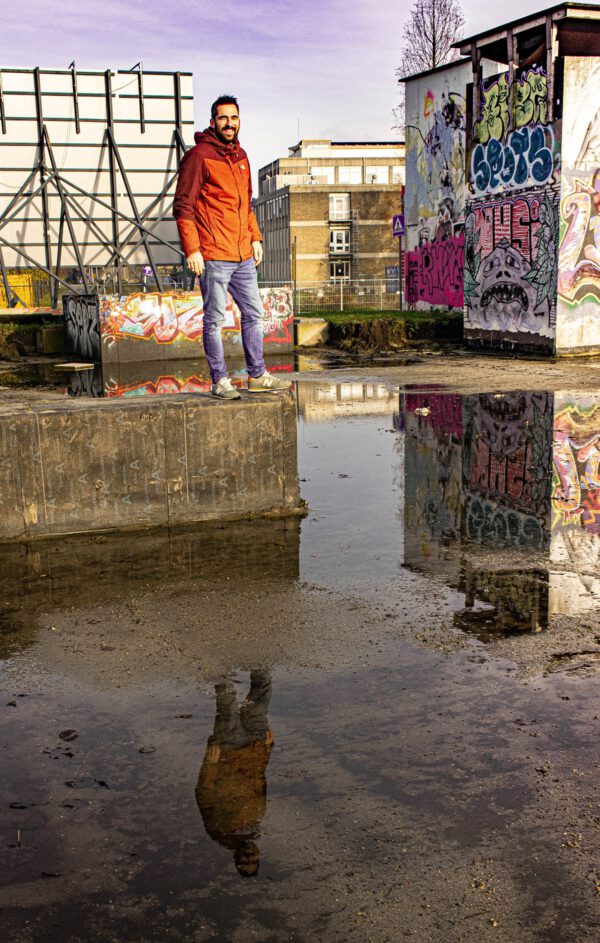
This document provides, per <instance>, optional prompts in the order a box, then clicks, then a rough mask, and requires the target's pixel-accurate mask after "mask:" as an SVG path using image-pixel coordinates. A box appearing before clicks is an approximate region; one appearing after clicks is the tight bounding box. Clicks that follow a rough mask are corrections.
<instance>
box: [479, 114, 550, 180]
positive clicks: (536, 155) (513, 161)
mask: <svg viewBox="0 0 600 943" xmlns="http://www.w3.org/2000/svg"><path fill="white" fill-rule="evenodd" d="M556 160H557V157H555V144H554V129H553V128H552V127H551V126H543V125H536V126H535V127H533V128H528V127H525V128H521V129H519V130H516V131H511V132H510V134H509V135H508V139H507V140H506V141H505V142H503V141H502V140H499V139H498V138H495V137H494V138H490V139H489V140H488V141H487V142H486V143H485V144H482V143H481V142H480V143H478V144H476V145H475V147H474V149H473V154H472V157H471V181H472V185H473V190H474V193H475V195H476V196H483V195H485V194H490V193H497V192H498V191H500V190H504V189H507V188H511V189H516V188H519V187H521V188H522V187H528V186H541V185H542V184H544V183H546V182H547V181H548V180H550V179H551V178H552V176H553V174H554V168H555V161H556Z"/></svg>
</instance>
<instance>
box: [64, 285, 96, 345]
mask: <svg viewBox="0 0 600 943" xmlns="http://www.w3.org/2000/svg"><path fill="white" fill-rule="evenodd" d="M62 305H63V316H64V322H65V349H66V352H67V353H68V354H78V355H79V356H80V357H86V358H88V359H90V360H100V330H99V326H98V296H97V295H80V294H72V295H63V297H62Z"/></svg>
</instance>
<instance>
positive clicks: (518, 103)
mask: <svg viewBox="0 0 600 943" xmlns="http://www.w3.org/2000/svg"><path fill="white" fill-rule="evenodd" d="M510 92H511V88H510V84H509V80H508V73H507V72H506V73H502V74H501V75H498V76H495V77H494V78H493V79H484V80H483V81H482V83H481V103H480V107H481V118H480V120H479V121H477V123H476V125H475V137H476V139H477V140H478V141H479V142H480V143H481V144H487V143H488V141H492V140H496V141H504V140H506V137H507V135H508V132H509V130H510V128H511V124H510V108H509V103H510ZM547 120H548V79H547V77H546V75H545V73H544V70H543V68H542V67H541V66H540V67H539V68H536V69H528V70H527V71H526V72H523V73H522V74H521V76H520V78H518V79H517V80H516V81H515V82H514V84H513V115H512V128H513V129H515V130H516V129H519V128H527V127H530V126H532V125H537V124H542V125H545V124H546V123H547Z"/></svg>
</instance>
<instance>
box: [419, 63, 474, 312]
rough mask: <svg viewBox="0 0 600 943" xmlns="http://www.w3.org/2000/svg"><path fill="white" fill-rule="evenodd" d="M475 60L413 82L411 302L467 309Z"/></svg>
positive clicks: (422, 306)
mask: <svg viewBox="0 0 600 943" xmlns="http://www.w3.org/2000/svg"><path fill="white" fill-rule="evenodd" d="M469 81H470V65H469V64H468V63H464V62H463V63H460V64H456V65H453V66H452V67H451V68H446V67H444V68H442V69H440V70H438V72H437V73H435V74H429V75H424V76H421V77H419V78H415V79H413V80H411V81H409V82H407V83H406V193H405V218H406V296H407V301H408V303H409V304H410V305H411V307H416V308H421V309H429V308H431V307H440V306H449V307H457V308H462V305H463V267H464V236H463V229H464V205H465V196H466V190H465V133H466V132H465V121H466V103H465V92H466V85H467V82H469Z"/></svg>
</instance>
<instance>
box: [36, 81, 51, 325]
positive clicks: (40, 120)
mask: <svg viewBox="0 0 600 943" xmlns="http://www.w3.org/2000/svg"><path fill="white" fill-rule="evenodd" d="M33 80H34V86H35V108H36V118H37V126H38V147H39V149H40V160H39V169H40V183H42V184H43V183H44V181H45V177H46V162H45V150H44V141H45V139H44V115H43V111H42V83H41V80H40V70H39V68H38V67H36V68H35V69H34V70H33ZM42 215H43V220H42V223H43V228H44V249H45V258H46V269H47V270H51V269H52V245H51V242H50V213H49V208H48V194H47V191H46V188H45V186H44V187H43V189H42ZM51 290H52V306H53V307H54V306H55V304H56V292H55V284H54V282H53V283H52V289H51Z"/></svg>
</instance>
